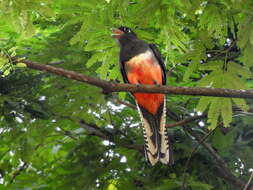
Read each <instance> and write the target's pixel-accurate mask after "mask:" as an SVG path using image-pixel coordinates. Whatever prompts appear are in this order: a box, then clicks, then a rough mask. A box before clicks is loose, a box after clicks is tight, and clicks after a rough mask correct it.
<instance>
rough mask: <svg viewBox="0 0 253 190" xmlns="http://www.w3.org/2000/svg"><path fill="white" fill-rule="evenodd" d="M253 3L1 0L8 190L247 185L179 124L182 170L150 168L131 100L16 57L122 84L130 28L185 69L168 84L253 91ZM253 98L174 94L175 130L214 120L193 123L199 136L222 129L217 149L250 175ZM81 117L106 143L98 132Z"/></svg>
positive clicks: (1, 175)
mask: <svg viewBox="0 0 253 190" xmlns="http://www.w3.org/2000/svg"><path fill="white" fill-rule="evenodd" d="M252 6H253V3H252V0H244V1H235V0H219V1H217V0H214V1H203V0H194V1H189V0H171V1H167V0H157V1H152V0H142V1H137V0H132V1H129V0H117V1H113V0H86V1H82V0H76V1H68V0H54V1H50V0H37V1H30V0H15V1H14V0H4V1H0V25H1V29H0V71H1V72H0V74H1V76H0V113H1V114H0V134H1V139H0V144H1V147H0V158H1V159H0V189H108V190H115V189H120V190H121V189H133V190H134V189H157V190H158V189H179V188H180V187H182V186H183V185H185V186H187V189H194V190H196V189H205V190H210V189H224V190H225V189H236V187H234V186H231V184H229V183H230V182H229V181H226V183H224V180H225V179H224V178H222V177H221V178H219V179H217V176H221V174H220V173H219V171H218V170H217V168H216V166H217V163H216V162H215V159H213V158H212V157H211V156H210V154H209V153H208V152H207V151H206V150H205V149H204V148H203V147H202V148H199V150H198V152H197V153H195V154H194V155H191V152H192V149H194V147H196V146H197V144H198V142H197V141H196V138H195V137H193V136H192V135H191V134H189V133H187V132H186V131H185V130H183V129H181V128H180V127H178V128H173V129H171V130H169V131H170V134H171V136H172V137H171V138H172V142H173V144H174V153H175V165H174V166H172V167H167V166H163V165H157V166H155V167H153V168H151V167H148V166H147V165H145V161H144V157H143V155H142V154H141V153H140V150H142V148H140V147H141V146H142V145H143V137H142V129H141V127H139V126H140V125H141V124H140V121H139V117H138V114H137V113H136V110H134V109H131V108H130V107H126V106H123V105H122V104H121V103H120V102H121V101H122V100H123V101H128V102H129V103H131V104H134V101H133V99H132V97H131V96H130V95H128V94H126V93H119V94H110V95H103V94H102V93H101V91H100V89H98V88H96V87H93V86H89V85H86V84H80V83H77V82H75V81H71V80H68V79H63V78H60V77H56V76H53V75H49V74H47V73H41V72H37V71H32V70H30V69H27V68H24V64H21V63H18V64H16V65H13V64H12V63H11V61H10V57H14V56H16V57H18V58H19V59H23V58H28V59H30V60H33V61H37V62H39V63H49V64H52V65H54V66H59V67H62V68H64V69H68V70H74V71H77V72H79V73H84V74H87V75H90V76H96V77H99V78H101V79H105V80H116V81H122V79H121V76H120V72H119V66H118V53H119V48H118V46H117V44H116V43H115V41H114V40H113V39H112V38H111V28H112V27H118V26H121V25H125V26H128V27H131V28H132V29H133V30H134V31H135V32H136V33H137V34H138V36H139V37H140V38H141V39H143V40H145V41H147V42H150V43H156V44H157V45H158V47H159V49H160V50H161V53H162V55H163V56H164V60H165V64H166V68H167V69H168V70H169V69H170V68H171V67H174V70H173V71H172V72H171V73H170V75H169V77H168V84H169V85H172V86H201V87H213V88H229V89H251V88H252V87H253V83H252V64H253V62H252V60H253V54H252V52H253V14H252ZM251 103H252V102H250V101H248V100H247V102H246V100H244V99H235V98H217V97H215V98H214V97H191V96H168V97H167V105H168V109H169V112H171V113H170V114H169V113H168V115H169V116H170V117H168V119H167V123H171V122H174V121H172V119H174V120H178V119H180V118H185V117H190V115H195V114H205V113H207V115H208V118H204V117H203V119H202V120H200V121H198V122H192V123H189V124H187V127H188V128H191V129H192V130H193V131H194V132H195V133H196V134H197V135H200V136H203V135H206V132H207V131H206V127H208V128H209V129H211V130H214V129H215V130H214V131H213V135H211V136H210V139H209V140H207V142H208V143H209V144H211V145H212V146H213V147H214V148H215V150H217V154H219V155H220V156H221V157H222V158H224V159H225V160H226V162H227V164H228V167H229V169H230V170H231V171H232V173H233V174H235V175H236V176H238V177H241V178H242V179H244V180H246V179H247V177H248V170H249V169H250V168H252V159H253V158H252V156H251V155H253V153H252V151H253V150H252V145H253V142H252V126H251V123H252V117H251V113H248V112H252V106H251V105H252V104H251ZM200 112H201V113H200ZM175 116H176V117H175ZM175 118H176V119H175ZM81 121H85V124H86V125H90V126H91V127H92V126H93V127H94V126H95V129H98V130H99V131H100V134H101V133H102V134H104V135H105V136H103V135H102V136H101V135H100V136H99V135H96V133H95V134H94V131H93V132H92V133H89V132H87V128H85V127H84V126H83V125H82V122H81ZM201 124H202V125H204V126H202V125H201ZM201 126H202V127H201ZM217 126H218V127H217ZM96 127H97V128H96ZM224 127H226V128H224ZM93 129H94V128H93ZM190 156H192V158H191V164H190V166H188V168H185V163H186V162H187V159H188V158H189V157H190ZM242 165H243V167H242ZM185 176H186V179H187V180H186V181H185V182H184V178H185ZM183 183H185V184H183ZM240 189H242V188H240Z"/></svg>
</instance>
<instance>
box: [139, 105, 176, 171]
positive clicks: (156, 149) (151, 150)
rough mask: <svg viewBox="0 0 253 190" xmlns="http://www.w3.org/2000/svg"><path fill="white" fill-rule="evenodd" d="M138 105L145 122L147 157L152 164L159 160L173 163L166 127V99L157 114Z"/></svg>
mask: <svg viewBox="0 0 253 190" xmlns="http://www.w3.org/2000/svg"><path fill="white" fill-rule="evenodd" d="M137 107H138V111H139V113H140V116H141V120H142V123H143V133H144V141H145V157H146V159H147V160H148V162H149V163H150V164H151V165H152V166H153V165H155V164H156V163H157V162H158V161H160V162H162V163H163V164H173V157H172V151H171V150H172V148H171V145H170V143H169V139H168V134H167V130H166V127H165V123H166V106H165V101H164V103H163V104H162V105H161V106H160V107H159V109H158V111H157V113H156V115H153V114H151V113H149V112H148V111H147V110H146V109H145V108H143V107H141V106H137Z"/></svg>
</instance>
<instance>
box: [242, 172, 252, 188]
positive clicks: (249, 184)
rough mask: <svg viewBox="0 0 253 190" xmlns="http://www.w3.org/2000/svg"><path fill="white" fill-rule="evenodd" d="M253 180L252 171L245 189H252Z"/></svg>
mask: <svg viewBox="0 0 253 190" xmlns="http://www.w3.org/2000/svg"><path fill="white" fill-rule="evenodd" d="M252 181H253V172H251V175H250V178H249V181H248V182H247V184H246V185H245V187H244V189H243V190H250V189H253V187H252ZM250 186H251V187H250Z"/></svg>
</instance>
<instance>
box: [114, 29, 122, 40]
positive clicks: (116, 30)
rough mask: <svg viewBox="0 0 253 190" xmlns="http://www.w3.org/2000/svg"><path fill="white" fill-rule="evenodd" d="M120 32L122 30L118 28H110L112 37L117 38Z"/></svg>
mask: <svg viewBox="0 0 253 190" xmlns="http://www.w3.org/2000/svg"><path fill="white" fill-rule="evenodd" d="M122 34H124V32H122V31H121V30H120V29H118V28H112V37H113V38H116V39H119V38H120V37H121V35H122Z"/></svg>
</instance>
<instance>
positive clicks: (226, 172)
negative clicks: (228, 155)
mask: <svg viewBox="0 0 253 190" xmlns="http://www.w3.org/2000/svg"><path fill="white" fill-rule="evenodd" d="M184 129H185V130H186V131H187V132H189V133H190V134H191V135H192V136H194V137H195V138H196V140H197V141H198V142H199V143H200V144H202V145H203V147H204V148H205V149H206V150H207V151H208V152H209V153H210V154H211V156H212V157H213V158H214V159H215V160H216V163H217V164H218V167H217V169H218V171H219V174H220V176H221V177H222V178H224V179H225V180H227V181H228V182H230V183H231V184H232V185H234V186H236V187H239V188H241V189H242V188H244V184H245V183H244V182H243V181H242V180H240V179H239V178H237V177H236V176H234V175H233V174H232V173H231V171H230V169H229V168H228V166H227V164H226V163H225V161H224V160H223V159H222V158H221V157H220V155H219V154H217V152H216V151H215V150H214V149H213V148H212V146H211V145H210V144H208V143H206V142H204V141H203V142H202V139H201V137H199V136H198V135H197V134H195V133H194V131H192V130H191V129H190V128H188V127H184ZM247 190H253V188H250V187H249V188H248V189H247Z"/></svg>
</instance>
